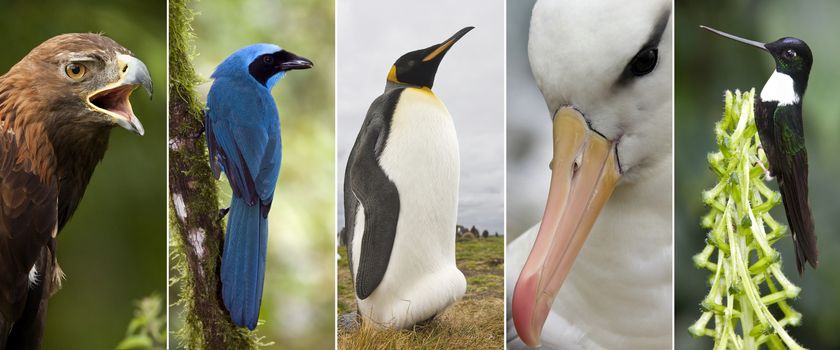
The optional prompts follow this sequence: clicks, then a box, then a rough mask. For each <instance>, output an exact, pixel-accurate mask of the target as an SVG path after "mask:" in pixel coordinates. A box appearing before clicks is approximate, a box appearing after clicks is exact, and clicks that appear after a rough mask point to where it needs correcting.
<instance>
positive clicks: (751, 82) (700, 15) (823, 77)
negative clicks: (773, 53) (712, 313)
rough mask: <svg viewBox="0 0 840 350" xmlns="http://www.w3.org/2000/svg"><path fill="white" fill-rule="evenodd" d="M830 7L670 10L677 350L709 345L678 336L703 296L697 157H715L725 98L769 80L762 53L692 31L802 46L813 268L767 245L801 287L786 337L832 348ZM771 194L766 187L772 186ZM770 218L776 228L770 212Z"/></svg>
mask: <svg viewBox="0 0 840 350" xmlns="http://www.w3.org/2000/svg"><path fill="white" fill-rule="evenodd" d="M838 14H840V2H837V1H830V0H820V1H808V2H800V1H703V2H700V1H677V2H676V25H677V26H676V44H677V46H676V49H677V52H676V57H677V60H676V65H677V66H676V70H675V72H676V113H675V122H676V123H675V125H676V127H675V133H676V134H675V137H676V141H677V142H676V186H675V189H676V193H675V202H676V206H675V211H676V220H675V225H676V226H675V229H676V230H675V235H676V254H675V257H676V262H675V263H676V266H675V276H676V286H675V298H676V300H675V320H676V326H675V332H676V348H677V349H709V348H711V346H712V341H711V339H710V338H708V337H706V338H703V339H702V340H699V339H697V340H696V339H692V338H691V336H690V335H689V334H688V331H687V328H688V327H689V326H690V325H691V323H692V322H694V321H695V320H696V319H697V317H698V316H699V315H700V311H699V303H700V301H701V300H702V298H703V297H704V296H705V295H706V293H707V292H708V286H707V285H706V283H705V281H706V277H707V274H708V272H707V271H705V270H698V269H695V268H694V265H693V263H692V261H691V257H692V256H693V255H694V254H696V253H698V252H699V251H700V250H701V249H702V248H703V244H704V243H703V240H704V238H705V232H704V230H702V229H701V228H700V218H701V216H702V215H703V214H705V213H706V212H707V209H706V208H705V207H704V206H703V204H702V201H701V198H700V193H701V191H702V190H704V189H706V188H709V187H711V186H713V185H714V183H715V179H714V176H713V174H712V172H711V171H710V170H708V167H707V163H706V154H707V153H708V152H711V151H713V150H714V149H715V144H714V133H713V127H714V123H715V122H717V121H718V120H719V119H720V116H721V115H722V110H723V91H724V90H726V89H731V90H734V89H742V90H748V89H750V88H751V87H755V88H756V92H759V91H760V90H761V88H762V87H763V86H764V83H765V82H766V80H767V78H769V77H770V74H771V73H772V71H773V68H774V64H773V60H772V58H771V57H770V55H768V54H767V53H765V52H763V51H760V50H758V49H755V48H751V47H749V46H745V45H742V44H738V43H735V42H733V41H730V40H727V39H724V38H721V37H718V36H715V35H713V34H711V33H709V32H706V31H703V30H700V29H699V28H698V27H697V26H698V25H700V24H705V25H709V26H711V27H714V28H717V29H720V30H723V31H726V32H729V33H732V34H735V35H738V36H741V37H745V38H748V39H753V40H758V41H762V42H769V41H774V40H776V39H778V38H781V37H784V36H793V37H798V38H800V39H802V40H804V41H805V42H807V43H808V45H809V46H810V47H811V51H812V52H813V54H814V65H813V67H812V70H811V79H810V81H809V84H808V90H807V91H806V93H805V97H804V99H803V113H804V119H805V136H806V142H807V148H808V158H809V164H810V177H809V179H810V201H811V207H812V210H813V214H814V220H815V226H816V233H817V236H818V238H817V239H818V240H817V243H818V246H819V250H820V257H819V262H820V268H819V269H817V270H816V271H815V270H812V269H810V268H808V269H806V271H805V274H804V276H803V277H799V275H798V274H797V272H796V266H795V265H796V263H795V257H794V252H793V242H792V240H791V239H790V238H784V239H782V240H780V241H779V242H778V243H777V244H776V248H777V249H779V250H780V251H781V254H782V258H783V261H784V270H785V273H786V275H787V276H788V277H789V278H790V280H791V282H793V283H795V284H797V285H799V286H800V287H802V293H801V294H800V298H799V299H798V300H796V301H795V302H794V304H793V307H794V308H796V309H797V310H799V311H800V312H802V314H803V324H802V326H800V327H794V328H791V334H792V335H793V336H794V338H795V339H797V340H798V341H799V342H800V344H801V345H803V346H805V347H807V348H811V349H837V348H840V332H837V325H838V324H840V312H838V310H840V274H839V273H837V271H834V270H833V268H834V267H835V266H838V264H840V234H838V233H837V231H838V230H837V227H840V215H838V214H839V213H840V205H838V200H837V198H838V197H840V186H838V185H837V180H836V179H838V178H840V161H838V160H837V153H835V152H837V151H836V150H838V149H840V136H838V135H837V132H838V131H840V99H838V98H837V92H838V86H840V83H838V81H840V41H838V36H837V33H838V32H840V22H838V19H837V15H838ZM772 188H776V185H775V181H774V182H773V184H772ZM773 216H774V217H775V218H776V219H778V220H779V221H781V222H783V223H785V222H786V221H785V214H784V209H783V207H782V206H781V205H779V206H778V207H777V208H776V209H775V211H774V213H773Z"/></svg>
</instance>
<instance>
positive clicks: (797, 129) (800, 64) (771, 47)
mask: <svg viewBox="0 0 840 350" xmlns="http://www.w3.org/2000/svg"><path fill="white" fill-rule="evenodd" d="M700 28H703V29H705V30H708V31H710V32H712V33H715V34H718V35H720V36H723V37H725V38H729V39H732V40H735V41H737V42H740V43H743V44H746V45H750V46H753V47H757V48H759V49H762V50H764V51H766V52H768V53H769V54H770V55H771V56H773V59H774V60H775V61H776V70H775V71H773V74H772V75H771V76H770V79H768V80H767V83H765V84H764V87H763V88H762V89H761V93H760V94H759V98H758V99H756V101H755V125H756V128H757V129H758V137H759V139H760V140H761V146H762V148H763V149H764V154H765V155H767V160H768V162H769V163H770V169H769V173H770V177H769V178H772V177H775V178H776V179H777V182H778V184H779V190H780V191H781V193H782V202H783V203H784V206H785V214H786V215H787V220H788V224H789V225H790V228H791V233H792V234H791V236H792V237H793V244H794V248H795V249H796V269H797V270H798V271H799V274H800V275H801V274H802V272H803V270H804V265H805V263H806V262H807V263H809V264H811V267H814V268H816V267H817V237H816V235H815V234H814V219H813V217H812V216H811V206H810V205H809V204H808V153H807V151H806V149H805V132H804V128H803V125H802V124H803V123H802V97H803V96H804V95H805V88H807V87H808V75H809V74H810V73H811V64H812V63H813V61H814V59H813V56H812V55H811V49H810V48H809V47H808V44H806V43H805V42H804V41H802V40H800V39H797V38H791V37H784V38H781V39H779V40H776V41H774V42H770V43H766V44H765V43H762V42H758V41H753V40H748V39H744V38H740V37H737V36H735V35H732V34H728V33H724V32H721V31H719V30H716V29H713V28H709V27H706V26H700Z"/></svg>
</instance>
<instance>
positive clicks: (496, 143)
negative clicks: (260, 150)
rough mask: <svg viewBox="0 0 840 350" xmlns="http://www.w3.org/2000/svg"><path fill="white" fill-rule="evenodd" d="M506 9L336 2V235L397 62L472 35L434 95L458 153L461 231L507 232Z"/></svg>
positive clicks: (383, 0) (380, 0) (480, 1)
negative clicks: (347, 185) (366, 129)
mask: <svg viewBox="0 0 840 350" xmlns="http://www.w3.org/2000/svg"><path fill="white" fill-rule="evenodd" d="M503 6H504V3H503V2H502V1H501V0H492V1H487V0H472V1H441V0H436V1H429V0H427V1H389V0H376V1H372V0H365V1H352V0H349V1H337V2H336V11H337V12H336V14H337V16H336V17H337V19H336V21H337V32H338V35H337V38H336V42H337V45H336V46H337V48H336V49H337V51H336V52H337V58H336V59H337V61H338V64H337V71H338V73H337V90H338V91H337V97H338V98H337V105H336V109H337V112H338V117H337V118H338V120H337V127H338V128H337V130H336V133H337V137H338V145H337V148H338V154H337V157H338V166H337V171H338V211H339V213H338V220H339V221H338V227H339V228H341V227H344V202H343V200H344V197H343V186H344V169H345V166H346V164H347V157H348V156H349V154H350V149H351V148H352V147H353V142H354V141H355V139H356V135H357V134H358V132H359V128H360V127H361V124H362V122H363V121H364V118H365V114H366V113H367V110H368V107H369V106H370V103H371V102H372V101H373V99H375V98H376V97H377V96H379V95H380V94H382V92H383V91H384V88H385V78H386V76H387V75H388V70H389V69H390V68H391V65H392V64H393V63H394V61H395V60H396V59H397V58H399V57H400V56H402V55H403V54H404V53H407V52H409V51H414V50H417V49H422V48H426V47H428V46H431V45H433V44H436V43H440V42H442V41H444V40H446V39H447V38H449V37H450V36H451V35H452V34H454V33H455V32H457V31H458V30H460V29H461V28H463V27H466V26H475V27H476V28H475V29H474V30H472V31H471V32H469V33H468V34H467V35H466V36H464V37H463V38H462V39H461V40H460V41H459V42H458V43H457V44H455V46H453V47H452V49H451V50H450V51H449V53H447V55H446V57H444V59H443V62H442V63H441V65H440V68H439V69H438V73H437V76H436V78H435V85H434V91H435V94H436V95H437V96H438V98H440V99H441V100H442V101H443V103H444V104H446V106H447V108H448V109H449V113H450V114H452V118H453V120H454V122H455V129H456V130H457V133H458V142H459V144H460V150H461V187H460V200H459V209H458V223H459V224H462V225H467V226H472V225H475V226H477V227H479V228H481V229H485V228H486V229H488V230H489V231H490V232H496V231H498V232H499V233H501V232H502V230H503V225H504V113H503V112H504V41H503V40H502V38H503V37H504V35H505V34H504V11H503Z"/></svg>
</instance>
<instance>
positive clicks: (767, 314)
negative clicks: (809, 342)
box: [688, 90, 802, 349]
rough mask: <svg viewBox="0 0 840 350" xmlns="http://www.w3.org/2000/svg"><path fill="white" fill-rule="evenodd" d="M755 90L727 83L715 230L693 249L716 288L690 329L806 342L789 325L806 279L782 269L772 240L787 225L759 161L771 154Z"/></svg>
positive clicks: (724, 343) (744, 344) (711, 199)
mask: <svg viewBox="0 0 840 350" xmlns="http://www.w3.org/2000/svg"><path fill="white" fill-rule="evenodd" d="M754 95H755V90H750V91H749V92H746V93H743V94H742V93H741V92H739V91H735V93H734V94H733V93H732V92H730V91H727V92H726V97H725V107H724V116H723V120H721V121H720V122H719V123H718V124H717V126H716V127H715V134H716V136H717V142H718V149H719V150H718V152H716V153H713V154H710V155H709V157H708V160H709V166H710V168H711V170H712V171H713V172H714V173H715V174H716V175H717V176H718V179H719V182H718V183H717V184H716V185H715V186H714V187H713V188H711V189H709V190H707V191H705V192H703V195H702V197H703V201H704V203H705V204H706V205H707V206H709V213H708V214H707V215H706V216H705V217H703V219H702V221H701V223H702V225H703V227H704V228H706V229H708V230H709V233H708V236H707V239H706V247H705V248H704V249H703V251H702V252H700V253H699V254H697V255H695V256H694V257H693V261H694V264H695V266H697V267H698V268H700V269H706V270H708V271H709V272H710V276H709V285H710V288H709V293H708V294H707V295H706V297H705V298H704V299H703V301H702V302H701V304H700V308H701V311H702V313H701V315H700V318H699V319H698V320H697V321H696V322H695V323H694V324H693V325H692V326H691V327H689V329H688V330H689V333H691V334H692V335H693V336H696V337H701V336H708V337H712V338H714V340H715V347H714V348H715V349H730V348H731V349H758V348H759V347H761V346H762V345H766V346H767V347H769V348H773V349H776V348H785V347H786V348H789V349H802V347H801V346H799V344H797V343H796V341H795V340H793V338H792V337H791V336H790V335H789V334H788V333H787V331H786V329H785V327H787V326H796V325H799V324H800V322H801V319H802V315H801V314H800V313H798V312H796V311H795V310H794V309H793V308H791V307H790V305H789V301H790V300H792V299H794V298H796V296H798V295H799V287H797V286H795V285H793V284H792V283H791V282H790V281H788V279H787V277H785V275H784V274H783V273H782V269H781V266H782V261H781V259H780V257H779V253H778V252H777V251H776V250H775V249H773V247H772V244H773V243H774V242H775V241H776V240H778V238H779V237H781V236H782V235H783V233H784V230H785V228H784V227H783V226H781V225H779V224H778V223H777V222H776V220H774V219H773V218H772V217H771V216H770V209H772V208H773V207H774V206H775V205H777V204H779V202H780V199H779V198H780V196H779V194H778V193H776V192H774V191H772V190H770V189H769V188H768V187H767V185H766V184H765V183H764V181H763V178H762V177H763V174H764V171H763V170H762V168H761V165H760V164H758V162H761V163H763V164H767V159H766V156H765V154H764V152H763V151H761V149H760V148H759V146H760V141H759V137H758V135H757V132H756V126H755V120H754V119H755V115H754V111H753V98H754ZM765 168H766V166H765ZM779 316H781V317H779ZM712 319H714V327H712V328H709V326H708V324H709V322H710V321H711V320H712ZM739 333H740V334H739Z"/></svg>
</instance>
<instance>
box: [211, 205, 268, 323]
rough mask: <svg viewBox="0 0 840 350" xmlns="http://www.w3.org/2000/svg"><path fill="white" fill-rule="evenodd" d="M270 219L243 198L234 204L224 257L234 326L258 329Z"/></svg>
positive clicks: (225, 284)
mask: <svg viewBox="0 0 840 350" xmlns="http://www.w3.org/2000/svg"><path fill="white" fill-rule="evenodd" d="M266 243H268V220H267V219H266V217H264V216H262V215H261V214H260V206H259V205H248V203H246V202H245V201H244V200H242V199H241V198H233V200H232V201H231V203H230V213H229V216H228V224H227V235H226V237H225V250H224V253H223V255H222V272H221V279H222V298H223V299H224V302H225V307H226V308H227V309H228V311H230V317H231V319H232V320H233V323H235V324H237V325H242V326H245V327H248V328H249V329H254V328H255V327H256V326H257V318H258V317H259V314H260V302H261V301H262V291H263V279H264V277H265V254H266Z"/></svg>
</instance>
